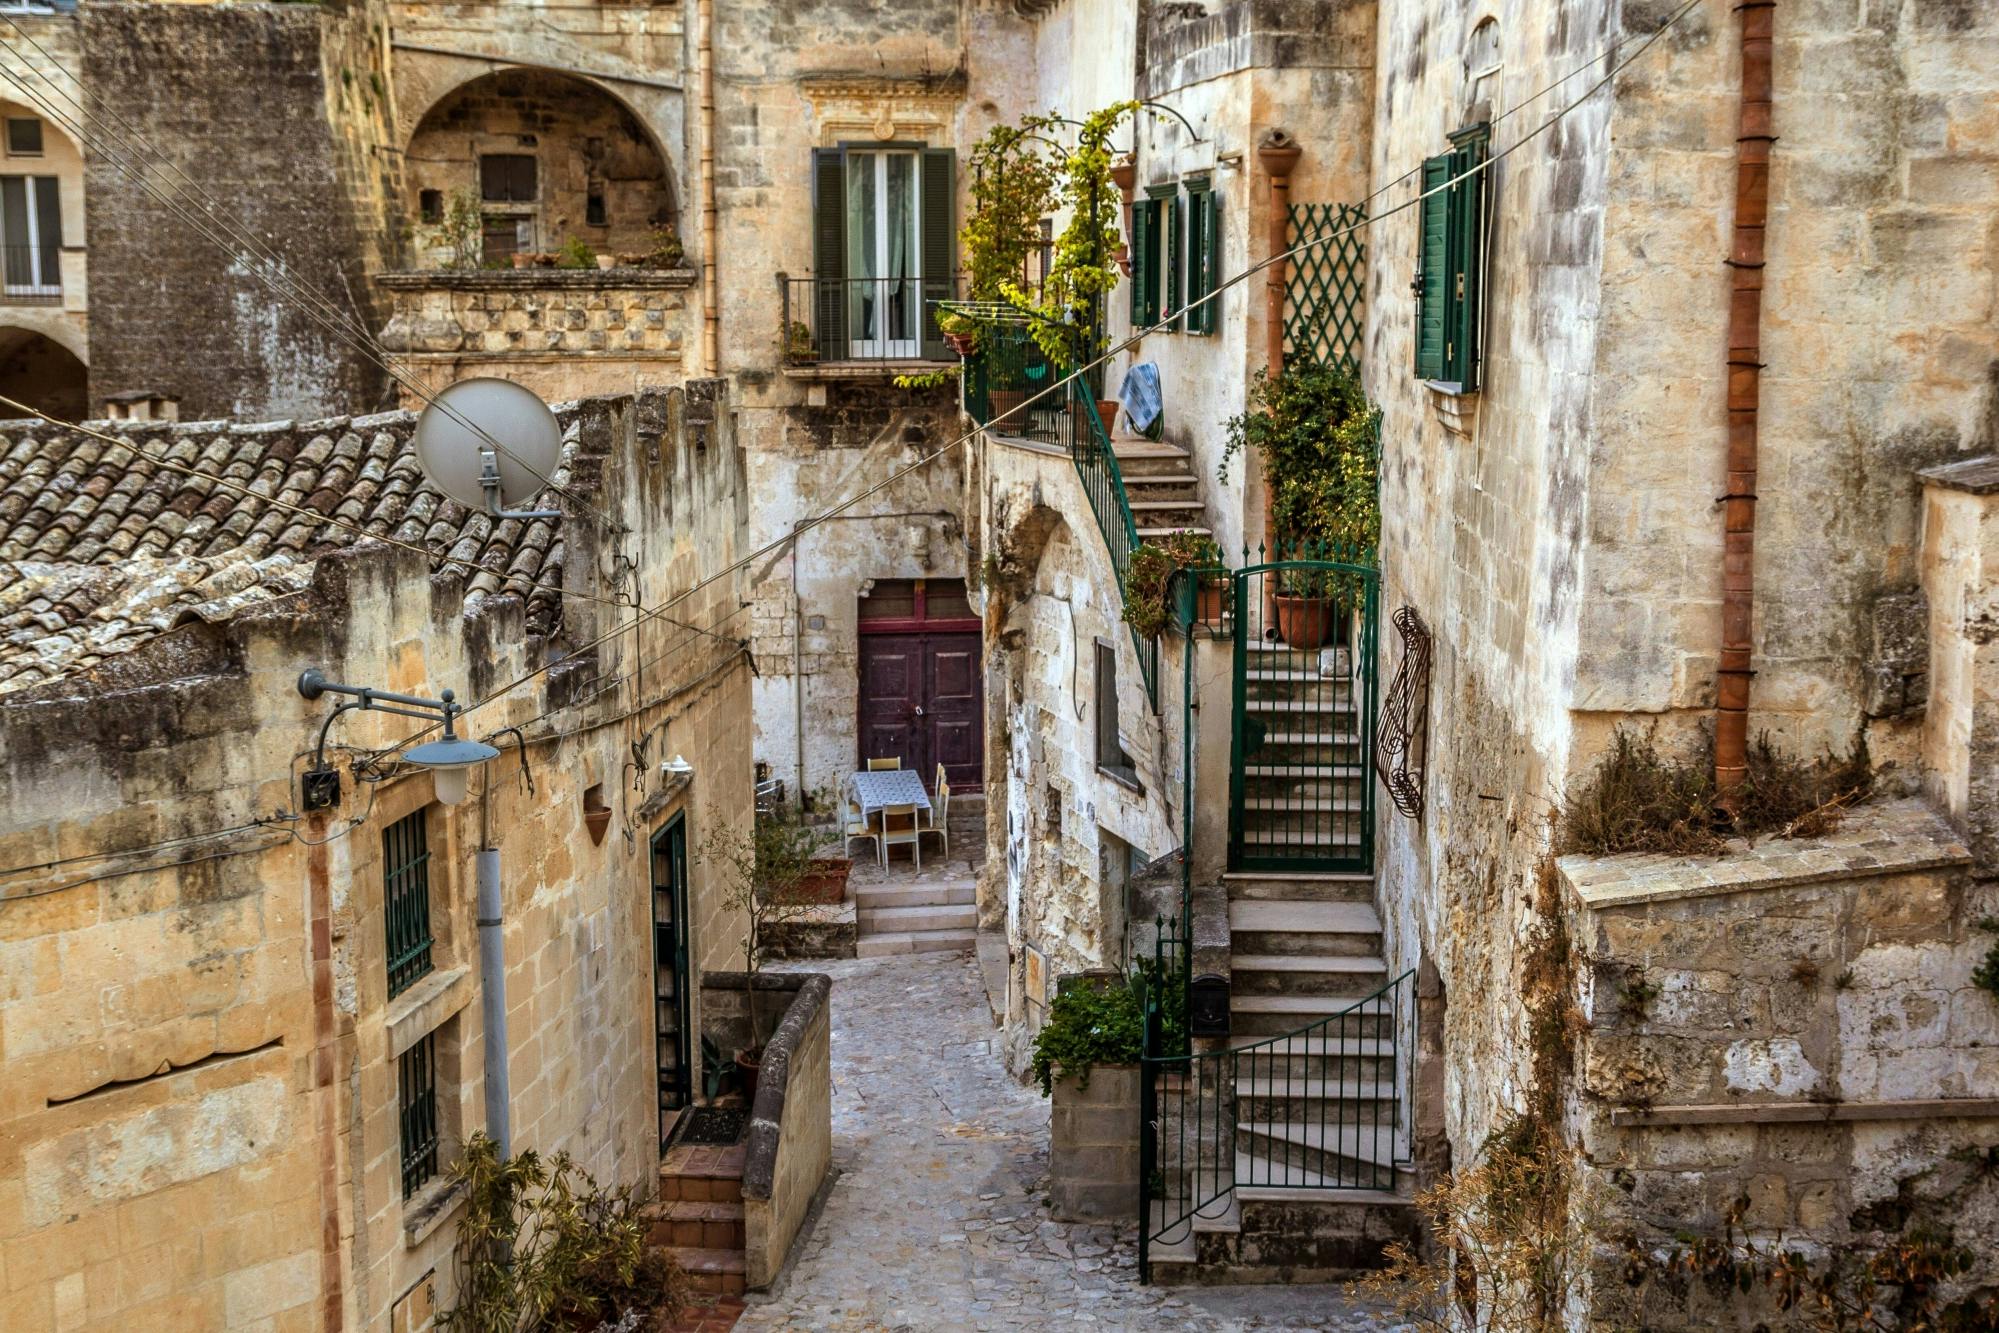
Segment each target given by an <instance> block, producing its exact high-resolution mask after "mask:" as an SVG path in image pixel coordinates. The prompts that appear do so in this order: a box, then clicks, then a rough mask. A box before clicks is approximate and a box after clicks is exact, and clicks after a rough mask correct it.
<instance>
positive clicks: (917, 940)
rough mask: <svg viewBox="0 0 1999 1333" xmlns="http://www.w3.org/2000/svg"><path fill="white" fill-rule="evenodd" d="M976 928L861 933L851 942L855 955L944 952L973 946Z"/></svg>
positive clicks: (880, 956) (976, 936) (976, 938)
mask: <svg viewBox="0 0 1999 1333" xmlns="http://www.w3.org/2000/svg"><path fill="white" fill-rule="evenodd" d="M978 942H979V933H978V931H976V930H969V929H968V930H909V931H897V932H894V933H892V934H887V935H863V936H861V938H860V939H859V940H858V941H856V942H855V944H854V956H855V957H856V958H886V957H888V956H889V955H891V954H899V953H945V952H951V951H956V950H969V949H973V948H976V947H977V946H978Z"/></svg>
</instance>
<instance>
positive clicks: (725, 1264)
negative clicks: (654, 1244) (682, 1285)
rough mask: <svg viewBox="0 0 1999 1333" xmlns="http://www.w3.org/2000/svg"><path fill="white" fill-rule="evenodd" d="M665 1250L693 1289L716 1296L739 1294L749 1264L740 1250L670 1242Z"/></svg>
mask: <svg viewBox="0 0 1999 1333" xmlns="http://www.w3.org/2000/svg"><path fill="white" fill-rule="evenodd" d="M666 1252H667V1253H668V1254H670V1255H672V1256H673V1258H674V1261H675V1262H676V1263H678V1264H679V1265H680V1268H681V1271H682V1272H684V1273H686V1274H687V1284H688V1285H689V1286H690V1287H692V1288H693V1289H694V1290H696V1291H701V1292H708V1293H711V1294H713V1295H717V1296H740V1295H742V1294H743V1289H744V1286H745V1285H746V1284H745V1277H746V1274H747V1273H748V1272H749V1263H748V1261H747V1259H746V1257H745V1256H744V1254H743V1252H742V1251H741V1250H711V1249H703V1248H698V1247H692V1246H686V1245H670V1246H668V1247H667V1251H666Z"/></svg>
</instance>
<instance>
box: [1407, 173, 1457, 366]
mask: <svg viewBox="0 0 1999 1333" xmlns="http://www.w3.org/2000/svg"><path fill="white" fill-rule="evenodd" d="M1451 156H1452V155H1451V154H1449V153H1444V154H1441V155H1439V156H1437V157H1432V158H1427V159H1425V160H1424V162H1423V201H1422V203H1421V204H1420V205H1418V207H1417V210H1416V217H1417V226H1418V238H1417V250H1416V281H1415V288H1416V376H1417V378H1418V379H1426V380H1440V379H1443V378H1444V343H1445V332H1444V330H1445V327H1446V325H1447V323H1448V320H1447V316H1446V311H1445V308H1444V307H1445V305H1446V297H1445V293H1446V292H1447V291H1448V290H1449V286H1450V284H1449V281H1448V277H1447V275H1448V271H1449V268H1450V248H1451V246H1450V219H1451V196H1450V191H1449V190H1448V189H1444V188H1440V187H1442V186H1443V185H1444V183H1445V182H1446V181H1448V180H1450V178H1451ZM1432 191H1435V193H1432Z"/></svg>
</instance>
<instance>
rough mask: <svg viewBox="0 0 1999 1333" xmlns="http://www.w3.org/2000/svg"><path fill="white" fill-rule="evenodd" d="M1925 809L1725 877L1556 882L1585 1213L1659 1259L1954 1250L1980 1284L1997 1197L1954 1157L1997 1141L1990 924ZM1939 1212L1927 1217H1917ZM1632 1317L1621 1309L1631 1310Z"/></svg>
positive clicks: (1622, 872) (1745, 1308) (1680, 1322)
mask: <svg viewBox="0 0 1999 1333" xmlns="http://www.w3.org/2000/svg"><path fill="white" fill-rule="evenodd" d="M1970 869H1971V858H1970V855H1969V853H1968V852H1967V851H1966V849H1965V847H1964V846H1963V844H1962V843H1961V842H1959V841H1957V840H1956V838H1955V836H1954V834H1953V833H1952V832H1951V830H1950V829H1949V828H1948V826H1946V825H1945V824H1944V823H1943V821H1941V820H1940V819H1938V818H1937V817H1936V816H1935V815H1934V814H1931V813H1930V812H1929V811H1928V810H1927V809H1926V808H1925V807H1924V806H1923V805H1921V804H1920V803H1918V802H1913V801H1905V802H1895V803H1889V804H1886V805H1882V806H1871V807H1863V808H1861V809H1860V810H1857V811H1855V812H1854V813H1853V814H1851V815H1850V816H1849V817H1848V818H1847V820H1846V821H1845V823H1844V824H1843V826H1842V827H1841V828H1840V829H1838V830H1837V831H1835V832H1834V833H1832V834H1830V835H1827V836H1825V837H1822V838H1812V839H1800V840H1772V841H1768V842H1765V843H1763V844H1761V845H1759V846H1756V847H1753V848H1744V849H1742V850H1740V851H1735V852H1731V853H1730V854H1729V855H1727V856H1723V857H1720V858H1695V859H1691V860H1689V859H1687V858H1670V857H1664V856H1650V857H1608V858H1600V859H1595V860H1592V859H1588V858H1582V857H1568V858H1564V859H1563V860H1562V861H1561V863H1560V870H1561V876H1562V881H1563V884H1564V886H1565V889H1566V891H1567V895H1568V903H1569V907H1570V911H1571V912H1572V914H1573V915H1572V925H1571V929H1572V932H1573V937H1574V941H1575V944H1576V946H1577V949H1578V966H1579V968H1580V970H1581V973H1582V975H1581V996H1582V1017H1583V1018H1584V1019H1586V1020H1587V1022H1588V1030H1587V1032H1586V1033H1585V1034H1584V1036H1583V1039H1582V1043H1581V1053H1580V1059H1579V1061H1578V1064H1579V1068H1580V1070H1581V1086H1580V1089H1579V1090H1580V1093H1581V1096H1582V1103H1581V1105H1582V1129H1583V1135H1584V1146H1585V1148H1586V1150H1587V1154H1588V1161H1589V1172H1590V1180H1591V1182H1592V1190H1593V1196H1594V1197H1595V1198H1596V1200H1597V1201H1598V1203H1599V1204H1600V1205H1601V1206H1602V1207H1603V1208H1605V1209H1606V1210H1608V1212H1609V1213H1610V1214H1611V1215H1612V1221H1611V1223H1610V1224H1609V1225H1610V1226H1612V1227H1627V1228H1635V1229H1636V1231H1637V1232H1638V1235H1639V1238H1640V1240H1641V1243H1642V1244H1643V1245H1645V1246H1646V1247H1652V1246H1658V1247H1660V1248H1661V1249H1664V1248H1667V1247H1670V1245H1671V1244H1672V1238H1673V1237H1674V1236H1676V1235H1682V1234H1685V1233H1693V1234H1697V1235H1719V1234H1721V1232H1722V1229H1723V1224H1724V1220H1725V1218H1726V1217H1727V1214H1728V1212H1729V1211H1730V1209H1731V1207H1733V1206H1735V1205H1736V1203H1737V1201H1738V1200H1746V1208H1745V1209H1744V1210H1743V1211H1742V1213H1741V1216H1740V1219H1739V1225H1740V1226H1741V1227H1742V1228H1743V1229H1744V1230H1745V1231H1746V1232H1747V1233H1748V1234H1749V1235H1751V1236H1755V1237H1762V1238H1769V1237H1772V1236H1776V1235H1779V1234H1781V1235H1782V1236H1784V1237H1785V1238H1786V1239H1787V1240H1789V1241H1790V1242H1791V1243H1792V1244H1794V1245H1805V1246H1811V1247H1821V1246H1841V1245H1846V1244H1861V1245H1866V1244H1870V1243H1871V1244H1879V1243H1881V1242H1882V1241H1883V1240H1884V1239H1885V1238H1889V1237H1892V1236H1894V1235H1895V1234H1897V1233H1901V1232H1903V1231H1904V1230H1905V1229H1908V1228H1911V1227H1913V1228H1915V1229H1918V1230H1920V1229H1922V1228H1924V1227H1931V1228H1934V1227H1937V1226H1939V1225H1942V1226H1950V1227H1954V1228H1955V1229H1956V1239H1957V1241H1958V1242H1960V1243H1963V1244H1966V1245H1968V1246H1970V1247H1971V1248H1972V1250H1973V1251H1974V1252H1975V1253H1978V1254H1979V1255H1980V1256H1981V1258H1980V1259H1979V1260H1978V1264H1979V1267H1978V1268H1977V1269H1976V1270H1975V1271H1974V1272H1973V1273H1971V1274H1970V1275H1968V1280H1969V1281H1971V1282H1972V1283H1974V1284H1976V1283H1978V1282H1990V1281H1992V1280H1993V1279H1994V1277H1995V1276H1999V1270H1994V1269H1993V1268H1992V1266H1991V1265H1992V1262H1993V1261H1992V1251H1991V1246H1990V1244H1989V1243H1988V1242H1989V1240H1990V1237H1991V1236H1992V1235H1994V1234H1995V1228H1999V1190H1995V1189H1994V1188H1993V1187H1992V1185H1991V1183H1990V1182H1989V1180H1986V1181H1984V1182H1981V1181H1979V1180H1978V1179H1977V1178H1975V1176H1973V1177H1967V1176H1966V1174H1965V1173H1964V1172H1963V1171H1961V1170H1959V1169H1958V1168H1957V1166H1956V1165H1955V1164H1954V1163H1953V1159H1952V1154H1953V1152H1955V1151H1956V1150H1958V1149H1960V1148H1963V1147H1966V1146H1969V1145H1983V1144H1986V1143H1988V1142H1989V1141H1990V1139H1991V1136H1992V1133H1993V1132H1994V1129H1995V1128H1999V1000H1996V999H1995V998H1994V997H1993V996H1992V995H1991V993H1990V992H1988V991H1985V990H1983V989H1982V988H1980V987H1978V986H1977V985H1975V984H1974V983H1973V982H1972V980H1971V972H1972V970H1973V968H1974V967H1975V966H1976V965H1977V963H1978V962H1979V960H1980V959H1981V958H1982V957H1983V956H1984V954H1985V952H1986V951H1987V950H1988V949H1989V948H1990V946H1991V941H1992V937H1991V935H1989V934H1988V933H1986V932H1985V931H1983V930H1981V929H1979V928H1978V926H1977V924H1976V923H1977V922H1978V921H1979V920H1980V919H1981V918H1984V917H1987V916H1989V915H1990V914H1991V913H1992V912H1993V910H1994V907H1995V905H1999V892H1995V889H1994V887H1993V886H1992V885H1991V884H1990V883H1980V882H1975V881H1973V880H1972V878H1971V875H1970ZM1925 1210H1927V1211H1925ZM1597 1295H1598V1301H1599V1304H1598V1306H1597V1309H1598V1312H1599V1314H1600V1315H1602V1316H1603V1317H1608V1318H1613V1319H1622V1318H1629V1319H1631V1320H1634V1321H1636V1322H1641V1323H1643V1324H1644V1325H1645V1326H1646V1327H1655V1328H1681V1327H1685V1328H1695V1327H1702V1328H1705V1327H1716V1326H1726V1327H1735V1326H1738V1325H1740V1326H1744V1327H1746V1326H1747V1325H1748V1324H1749V1323H1750V1322H1753V1320H1754V1318H1755V1317H1762V1316H1767V1314H1768V1312H1767V1311H1765V1310H1763V1309H1761V1308H1760V1306H1759V1305H1757V1304H1756V1303H1754V1302H1739V1303H1737V1302H1719V1303H1717V1302H1716V1301H1715V1300H1714V1299H1713V1293H1712V1292H1706V1291H1703V1290H1701V1289H1700V1285H1699V1284H1697V1283H1696V1284H1673V1283H1668V1282H1657V1283H1653V1284H1650V1285H1649V1286H1648V1287H1647V1288H1645V1289H1644V1290H1643V1291H1642V1293H1631V1292H1626V1291H1625V1289H1624V1287H1623V1284H1622V1283H1620V1282H1616V1281H1614V1280H1612V1281H1603V1282H1600V1283H1599V1284H1598V1292H1597ZM1627 1302H1629V1304H1628V1305H1627V1304H1626V1303H1627Z"/></svg>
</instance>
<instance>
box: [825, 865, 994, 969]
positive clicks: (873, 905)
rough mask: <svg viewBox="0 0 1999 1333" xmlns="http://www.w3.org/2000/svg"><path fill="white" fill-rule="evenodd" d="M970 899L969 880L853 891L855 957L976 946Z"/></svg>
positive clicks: (975, 922) (974, 911)
mask: <svg viewBox="0 0 1999 1333" xmlns="http://www.w3.org/2000/svg"><path fill="white" fill-rule="evenodd" d="M973 898H974V886H973V884H972V882H971V881H970V880H962V881H956V882H954V881H950V880H931V881H917V882H913V883H909V884H907V885H895V886H893V887H890V886H887V885H884V886H880V887H868V888H858V889H855V890H854V906H855V908H856V910H857V912H858V914H859V918H860V931H861V933H860V939H859V940H858V941H857V942H856V944H855V946H854V956H855V957H856V958H881V957H884V956H885V955H888V954H897V953H931V952H935V951H938V950H946V949H970V948H972V947H973V946H974V945H975V944H976V943H977V942H978V925H979V909H978V908H977V907H975V906H974V905H973Z"/></svg>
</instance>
